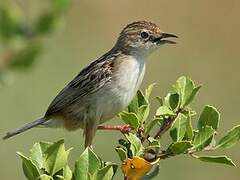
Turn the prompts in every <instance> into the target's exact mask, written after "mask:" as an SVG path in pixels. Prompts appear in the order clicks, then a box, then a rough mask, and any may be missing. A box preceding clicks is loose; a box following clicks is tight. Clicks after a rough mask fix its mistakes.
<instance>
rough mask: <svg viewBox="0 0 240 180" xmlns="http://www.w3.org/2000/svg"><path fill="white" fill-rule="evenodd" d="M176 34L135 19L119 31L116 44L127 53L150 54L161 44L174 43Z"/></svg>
mask: <svg viewBox="0 0 240 180" xmlns="http://www.w3.org/2000/svg"><path fill="white" fill-rule="evenodd" d="M169 38H177V36H176V35H174V34H170V33H165V32H163V31H162V30H161V29H160V28H159V27H158V26H157V25H156V24H154V23H151V22H147V21H137V22H133V23H131V24H128V25H127V26H126V27H125V28H124V29H123V30H122V32H121V33H120V35H119V38H118V40H117V43H116V46H117V47H118V48H121V49H122V50H123V51H125V52H126V53H129V54H150V53H151V52H152V51H153V50H155V49H157V48H158V47H160V46H161V45H163V44H175V41H173V40H170V39H169Z"/></svg>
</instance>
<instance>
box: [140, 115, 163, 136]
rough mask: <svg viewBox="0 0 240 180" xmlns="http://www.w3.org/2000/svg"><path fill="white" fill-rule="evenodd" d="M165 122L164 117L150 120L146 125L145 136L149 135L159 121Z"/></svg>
mask: <svg viewBox="0 0 240 180" xmlns="http://www.w3.org/2000/svg"><path fill="white" fill-rule="evenodd" d="M162 122H163V118H155V119H153V120H152V121H149V122H148V124H147V125H146V126H145V129H144V131H145V132H144V134H145V136H147V135H149V133H150V131H151V130H152V128H153V127H154V126H155V125H156V124H157V123H162Z"/></svg>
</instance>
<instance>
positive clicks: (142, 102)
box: [137, 90, 148, 107]
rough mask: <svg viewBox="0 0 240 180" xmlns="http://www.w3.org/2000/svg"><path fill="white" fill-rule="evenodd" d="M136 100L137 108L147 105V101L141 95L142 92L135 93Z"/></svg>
mask: <svg viewBox="0 0 240 180" xmlns="http://www.w3.org/2000/svg"><path fill="white" fill-rule="evenodd" d="M137 98H138V107H141V106H142V105H148V100H147V99H146V97H145V96H144V95H143V93H142V91H140V90H138V91H137Z"/></svg>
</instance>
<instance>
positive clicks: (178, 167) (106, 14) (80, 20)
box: [0, 0, 240, 180]
mask: <svg viewBox="0 0 240 180" xmlns="http://www.w3.org/2000/svg"><path fill="white" fill-rule="evenodd" d="M1 1H7V0H1ZM16 1H17V0H16ZM17 2H18V3H19V4H20V5H21V8H23V9H24V13H25V15H26V17H27V18H26V21H27V20H28V19H29V20H30V19H31V17H32V16H33V15H34V14H35V13H37V12H38V11H39V10H41V8H44V7H45V6H47V4H48V3H47V2H48V1H47V0H44V1H37V0H22V1H20V0H19V1H17ZM239 7H240V1H238V0H228V1H226V0H211V1H209V0H201V1H200V0H196V1H192V0H181V1H169V0H151V1H144V0H141V1H140V0H131V1H129V0H121V1H113V0H101V1H100V0H81V1H80V0H72V3H71V5H70V9H69V11H68V13H67V15H66V17H65V20H64V23H63V24H62V27H61V28H59V30H58V31H57V32H56V33H54V35H51V36H48V37H46V39H45V50H44V53H43V54H42V55H41V57H39V59H38V61H37V63H36V64H35V66H34V67H33V68H31V69H30V70H28V71H27V72H24V73H21V72H12V73H11V75H10V77H9V79H10V82H12V83H9V84H8V85H5V86H4V87H1V89H0V115H1V117H0V121H1V126H0V133H1V136H3V135H4V132H5V131H7V130H9V129H12V128H15V127H19V126H21V125H22V124H24V123H26V122H29V121H31V120H32V119H35V118H37V117H39V116H42V115H43V114H44V112H45V110H46V108H47V106H48V104H49V103H50V102H51V100H52V99H53V98H54V97H55V95H56V94H57V92H58V91H59V90H61V88H62V87H64V85H65V84H66V83H67V82H68V81H70V80H71V79H72V78H73V77H74V76H75V75H76V74H77V73H78V72H79V71H80V70H81V69H82V68H83V67H84V66H85V65H87V64H89V62H91V61H92V60H94V59H96V58H97V57H99V56H101V55H102V54H103V53H104V52H106V51H107V50H108V49H110V48H111V47H112V46H113V44H114V42H115V40H116V38H117V36H118V33H119V32H120V31H121V29H122V28H123V27H124V26H125V25H126V24H127V23H130V22H132V21H136V20H149V21H152V22H154V23H156V24H158V25H159V26H160V27H161V28H162V29H163V30H164V31H166V32H172V33H175V34H177V35H178V36H179V39H178V40H177V41H178V44H177V45H169V46H165V47H162V48H160V49H159V50H158V51H157V52H155V53H154V54H153V55H152V56H151V57H150V58H149V59H148V62H147V71H146V75H145V78H144V82H143V85H142V87H141V88H142V89H143V88H144V87H146V86H147V85H148V84H150V83H152V82H158V86H157V88H156V89H155V90H154V95H162V96H164V95H165V93H166V92H167V90H168V89H169V88H170V85H171V84H172V83H174V82H175V80H176V79H177V78H178V77H179V76H181V75H187V76H189V77H191V78H192V79H193V80H194V81H196V82H197V83H201V84H204V86H203V88H202V89H201V90H200V94H199V95H198V98H197V99H196V103H195V104H194V107H195V109H196V110H198V111H200V110H202V108H203V106H204V105H205V104H211V105H214V106H216V107H217V108H218V109H219V110H220V112H221V114H222V115H221V122H220V131H219V136H222V135H223V132H224V131H226V130H228V129H230V128H231V127H232V126H234V125H237V124H239V121H240V111H239V102H240V83H239V81H240V72H239V67H240V62H239V60H240V59H239V58H240V51H239V43H240V35H239V32H240V21H239V18H240V11H239ZM1 46H4V44H1ZM0 50H1V49H0ZM0 53H1V52H0ZM152 105H153V107H154V106H156V103H155V102H153V103H152ZM109 123H112V124H113V123H115V124H116V123H119V121H117V119H115V120H112V121H111V122H109ZM119 137H120V134H119V133H115V132H114V133H113V132H98V133H97V135H96V137H95V139H94V151H95V152H96V153H97V154H98V155H99V156H100V157H102V158H103V159H104V160H106V161H114V162H119V163H120V161H119V159H118V157H117V154H116V152H115V151H114V150H113V147H114V146H115V145H116V144H117V139H118V138H119ZM60 138H65V143H66V146H67V147H71V146H73V147H74V150H73V151H72V153H71V155H70V164H72V165H73V162H74V160H75V159H77V158H78V156H79V155H80V153H81V152H82V151H83V137H82V131H81V130H78V131H75V132H71V133H69V132H67V131H65V130H62V129H34V130H31V131H29V132H27V133H25V134H22V135H19V136H17V137H15V138H13V139H10V140H8V141H0V179H12V180H13V179H25V178H24V175H23V172H22V169H21V161H20V159H19V157H17V156H16V151H21V152H24V153H27V151H28V149H30V147H31V146H32V145H33V143H34V142H36V141H57V140H59V139H60ZM167 142H168V139H167V138H164V140H163V141H162V144H163V146H164V143H165V145H166V143H167ZM239 149H240V145H237V146H234V147H233V148H231V149H229V150H224V151H226V154H227V155H228V156H229V157H231V158H232V159H233V160H234V161H235V162H236V164H237V165H238V166H239V167H240V156H239V152H240V151H239ZM224 153H225V152H223V151H222V150H218V152H215V153H214V154H224ZM239 167H237V168H233V167H228V166H224V165H219V164H211V163H210V164H209V163H202V162H200V161H197V160H196V159H193V158H191V157H185V156H179V157H174V158H170V159H167V160H164V161H162V162H161V163H160V174H159V176H158V178H156V179H164V180H172V179H176V178H177V179H180V180H181V179H194V180H202V179H214V180H215V179H216V180H225V179H229V180H237V179H239V178H240V169H239ZM119 172H120V171H118V174H117V176H116V177H115V179H121V176H120V173H119Z"/></svg>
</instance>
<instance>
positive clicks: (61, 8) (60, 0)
mask: <svg viewBox="0 0 240 180" xmlns="http://www.w3.org/2000/svg"><path fill="white" fill-rule="evenodd" d="M49 4H50V5H51V6H50V8H49V9H48V10H43V12H41V13H40V14H39V15H37V16H36V17H34V18H32V20H31V21H29V20H28V21H27V20H26V16H25V15H24V9H22V8H21V6H20V5H19V4H17V3H16V2H15V3H14V2H11V3H6V5H1V6H0V42H1V43H2V45H3V46H2V48H1V44H0V48H1V51H2V52H1V53H0V81H1V82H0V83H4V82H5V81H4V79H5V78H4V77H5V76H6V75H7V72H8V70H9V69H10V70H22V69H24V70H26V69H28V68H30V67H31V66H32V65H33V64H34V63H35V61H36V60H37V58H38V57H39V55H41V54H42V52H43V49H44V48H43V44H44V38H45V37H46V36H48V35H49V34H51V33H52V32H54V30H55V29H56V27H57V24H59V21H60V20H61V19H62V17H63V15H64V14H65V12H66V10H67V8H68V4H69V0H52V1H50V2H49Z"/></svg>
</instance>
